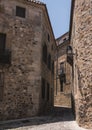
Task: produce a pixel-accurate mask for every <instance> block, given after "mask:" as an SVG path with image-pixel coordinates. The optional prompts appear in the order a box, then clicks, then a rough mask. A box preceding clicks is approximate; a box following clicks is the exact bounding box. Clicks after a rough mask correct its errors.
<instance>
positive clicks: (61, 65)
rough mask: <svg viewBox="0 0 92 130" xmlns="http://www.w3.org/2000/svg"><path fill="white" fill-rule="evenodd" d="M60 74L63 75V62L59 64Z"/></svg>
mask: <svg viewBox="0 0 92 130" xmlns="http://www.w3.org/2000/svg"><path fill="white" fill-rule="evenodd" d="M60 73H64V62H61V63H60Z"/></svg>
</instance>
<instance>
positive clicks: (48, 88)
mask: <svg viewBox="0 0 92 130" xmlns="http://www.w3.org/2000/svg"><path fill="white" fill-rule="evenodd" d="M49 94H50V85H49V83H47V101H48V100H49Z"/></svg>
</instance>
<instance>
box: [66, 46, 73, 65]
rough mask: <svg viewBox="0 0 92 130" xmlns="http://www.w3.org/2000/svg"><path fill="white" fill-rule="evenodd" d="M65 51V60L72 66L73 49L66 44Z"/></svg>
mask: <svg viewBox="0 0 92 130" xmlns="http://www.w3.org/2000/svg"><path fill="white" fill-rule="evenodd" d="M66 53H67V62H68V63H69V64H70V65H71V66H73V55H74V54H73V50H72V47H71V46H67V49H66Z"/></svg>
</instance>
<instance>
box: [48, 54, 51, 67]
mask: <svg viewBox="0 0 92 130" xmlns="http://www.w3.org/2000/svg"><path fill="white" fill-rule="evenodd" d="M48 68H49V69H51V55H50V54H49V55H48Z"/></svg>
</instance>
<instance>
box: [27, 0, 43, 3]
mask: <svg viewBox="0 0 92 130" xmlns="http://www.w3.org/2000/svg"><path fill="white" fill-rule="evenodd" d="M27 1H28V2H32V3H36V4H44V3H43V2H41V1H38V0H27Z"/></svg>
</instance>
